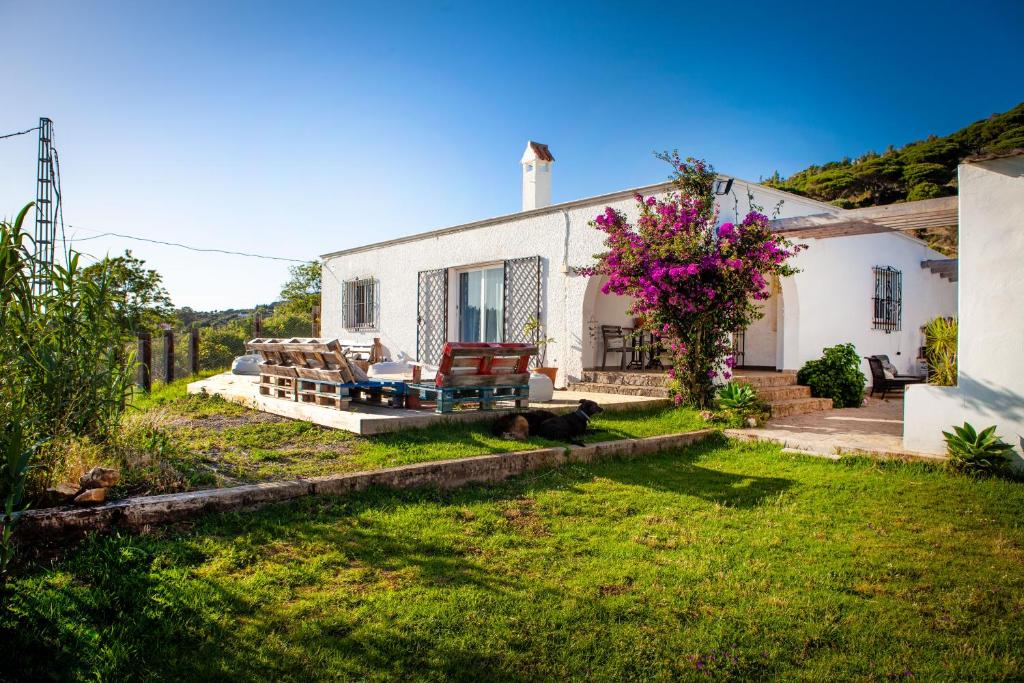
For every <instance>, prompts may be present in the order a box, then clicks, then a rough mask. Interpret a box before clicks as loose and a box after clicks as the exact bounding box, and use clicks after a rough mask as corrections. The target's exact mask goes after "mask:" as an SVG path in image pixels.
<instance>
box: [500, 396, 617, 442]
mask: <svg viewBox="0 0 1024 683" xmlns="http://www.w3.org/2000/svg"><path fill="white" fill-rule="evenodd" d="M603 410H604V409H603V408H602V407H601V406H599V405H597V404H596V403H594V402H593V401H590V400H588V399H585V398H584V399H580V405H579V408H577V409H576V412H574V413H569V414H568V415H555V414H554V413H552V412H550V411H548V410H531V411H529V412H527V413H512V414H510V415H502V416H501V417H499V418H498V419H497V420H495V421H494V424H493V425H491V433H492V434H494V435H495V436H504V437H506V438H510V439H525V438H527V437H528V436H542V437H544V438H545V439H551V440H552V441H568V442H569V443H571V444H573V445H576V446H582V445H583V441H582V440H581V437H582V436H583V435H584V434H585V433H586V432H587V423H588V422H589V421H590V418H591V416H593V415H597V414H598V413H600V412H602V411H603Z"/></svg>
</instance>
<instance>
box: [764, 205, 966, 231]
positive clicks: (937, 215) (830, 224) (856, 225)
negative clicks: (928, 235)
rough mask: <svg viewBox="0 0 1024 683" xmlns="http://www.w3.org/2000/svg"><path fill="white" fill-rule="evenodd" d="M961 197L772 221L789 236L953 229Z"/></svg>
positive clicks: (775, 227) (773, 228)
mask: <svg viewBox="0 0 1024 683" xmlns="http://www.w3.org/2000/svg"><path fill="white" fill-rule="evenodd" d="M958 212H959V202H958V199H957V197H937V198H935V199H922V200H920V201H916V202H904V203H902V204H887V205H885V206H869V207H865V208H863V209H836V212H835V213H820V214H814V215H811V216H798V217H796V218H782V219H778V220H774V221H772V223H771V225H772V230H773V231H774V232H777V233H780V234H782V235H786V236H789V237H813V238H824V237H844V236H848V235H870V234H874V233H880V232H902V231H905V230H919V229H922V228H941V227H947V226H948V227H953V226H956V225H957V223H958Z"/></svg>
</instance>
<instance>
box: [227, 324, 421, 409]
mask: <svg viewBox="0 0 1024 683" xmlns="http://www.w3.org/2000/svg"><path fill="white" fill-rule="evenodd" d="M245 348H246V349H247V350H249V351H254V352H256V353H258V354H259V355H260V359H261V360H260V362H259V371H260V387H259V392H260V394H261V395H263V396H272V397H274V398H283V399H288V400H292V401H298V402H300V403H313V404H315V405H320V406H327V407H330V408H336V409H338V410H344V409H346V408H348V406H349V403H351V401H353V400H359V399H362V400H363V401H364V402H367V403H378V404H379V403H382V402H383V397H384V395H385V394H387V395H388V396H389V400H390V403H391V405H394V406H396V407H402V405H404V402H405V394H406V390H405V383H404V382H388V381H379V380H370V379H367V378H366V376H365V375H364V374H363V373H362V372H360V371H358V370H356V369H355V368H354V367H353V363H354V361H352V360H350V359H349V358H348V357H347V356H346V353H345V348H344V347H343V346H342V345H341V343H340V342H339V341H338V340H337V339H311V338H298V337H296V338H292V339H253V340H252V341H250V342H249V343H247V344H246V345H245Z"/></svg>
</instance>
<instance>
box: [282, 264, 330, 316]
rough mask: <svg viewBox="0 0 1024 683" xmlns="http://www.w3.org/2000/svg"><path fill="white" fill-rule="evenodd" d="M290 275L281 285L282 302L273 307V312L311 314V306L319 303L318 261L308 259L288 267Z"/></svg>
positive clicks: (319, 269) (319, 272) (319, 268)
mask: <svg viewBox="0 0 1024 683" xmlns="http://www.w3.org/2000/svg"><path fill="white" fill-rule="evenodd" d="M289 272H290V274H291V276H290V277H289V278H288V281H287V282H285V283H284V285H283V286H282V287H281V299H282V301H283V303H282V304H279V305H278V306H277V307H276V308H275V313H287V314H290V315H299V316H304V317H305V318H306V319H309V317H310V316H311V314H312V311H313V306H316V305H319V303H320V275H321V266H320V262H319V261H310V262H309V263H302V264H300V265H297V266H292V267H291V268H289Z"/></svg>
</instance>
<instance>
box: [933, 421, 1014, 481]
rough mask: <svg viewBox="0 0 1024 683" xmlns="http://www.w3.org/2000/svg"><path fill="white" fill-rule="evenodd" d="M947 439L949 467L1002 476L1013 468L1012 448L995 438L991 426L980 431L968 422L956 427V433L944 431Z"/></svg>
mask: <svg viewBox="0 0 1024 683" xmlns="http://www.w3.org/2000/svg"><path fill="white" fill-rule="evenodd" d="M942 434H943V436H944V437H945V438H946V452H947V453H948V454H949V466H950V467H952V468H953V469H955V470H957V471H959V472H968V473H975V474H1000V473H1004V472H1006V471H1007V470H1009V468H1010V454H1011V453H1012V452H1013V446H1011V445H1010V444H1008V443H1006V442H1005V441H1003V440H1002V439H1000V438H999V437H998V436H996V427H995V425H992V426H991V427H988V428H986V429H983V430H981V431H980V432H978V431H976V430H975V429H974V427H973V426H972V425H971V424H970V423H969V422H964V425H963V427H956V426H954V427H953V433H952V434H951V433H949V432H942Z"/></svg>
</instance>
